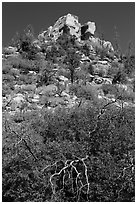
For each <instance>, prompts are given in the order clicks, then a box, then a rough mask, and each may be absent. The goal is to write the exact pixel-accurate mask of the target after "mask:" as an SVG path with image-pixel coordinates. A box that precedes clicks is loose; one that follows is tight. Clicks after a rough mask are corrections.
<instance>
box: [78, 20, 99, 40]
mask: <svg viewBox="0 0 137 204" xmlns="http://www.w3.org/2000/svg"><path fill="white" fill-rule="evenodd" d="M95 30H96V26H95V23H94V22H90V21H89V22H87V23H86V24H84V25H82V26H81V40H88V39H89V37H90V36H94V32H95Z"/></svg>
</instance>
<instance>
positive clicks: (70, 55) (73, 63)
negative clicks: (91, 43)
mask: <svg viewBox="0 0 137 204" xmlns="http://www.w3.org/2000/svg"><path fill="white" fill-rule="evenodd" d="M64 63H66V64H67V65H68V69H69V70H70V79H71V83H72V84H73V82H74V73H75V69H76V68H77V67H78V66H79V64H80V55H79V54H78V53H76V51H75V50H74V49H73V48H71V49H68V50H67V54H66V57H65V59H64Z"/></svg>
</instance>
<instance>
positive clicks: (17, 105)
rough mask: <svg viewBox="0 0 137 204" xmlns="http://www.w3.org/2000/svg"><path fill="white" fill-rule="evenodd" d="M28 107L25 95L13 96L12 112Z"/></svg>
mask: <svg viewBox="0 0 137 204" xmlns="http://www.w3.org/2000/svg"><path fill="white" fill-rule="evenodd" d="M26 105H27V102H26V100H25V96H24V95H23V94H20V93H18V94H16V95H15V96H13V98H12V100H11V104H10V108H11V110H12V111H16V110H17V109H20V110H21V109H23V108H25V106H26Z"/></svg>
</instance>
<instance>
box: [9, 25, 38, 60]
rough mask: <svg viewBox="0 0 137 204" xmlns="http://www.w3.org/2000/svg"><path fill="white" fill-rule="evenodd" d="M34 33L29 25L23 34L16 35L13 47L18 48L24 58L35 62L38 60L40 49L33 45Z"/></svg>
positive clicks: (12, 43)
mask: <svg viewBox="0 0 137 204" xmlns="http://www.w3.org/2000/svg"><path fill="white" fill-rule="evenodd" d="M34 39H35V37H34V31H33V28H32V26H31V25H28V26H27V28H26V29H25V30H24V32H23V33H22V34H19V33H16V35H15V36H14V37H13V39H12V42H11V45H12V46H15V47H17V48H18V50H19V52H20V53H21V54H22V56H23V57H24V58H27V59H30V60H33V59H35V58H36V54H37V53H38V49H37V48H36V47H35V46H34V45H33V41H34Z"/></svg>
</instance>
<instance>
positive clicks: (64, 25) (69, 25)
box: [38, 14, 81, 41]
mask: <svg viewBox="0 0 137 204" xmlns="http://www.w3.org/2000/svg"><path fill="white" fill-rule="evenodd" d="M63 33H69V34H70V35H74V36H75V37H77V38H79V37H80V36H81V24H80V23H79V22H78V17H77V16H74V15H72V14H67V15H65V16H62V17H60V18H59V19H58V20H57V21H56V23H55V24H54V25H53V27H52V26H50V27H49V28H48V30H47V31H44V32H42V33H40V34H39V36H38V39H39V40H40V41H43V39H44V40H45V41H47V39H48V38H49V37H52V38H54V40H57V39H58V37H59V36H60V35H62V34H63Z"/></svg>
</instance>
